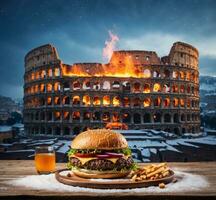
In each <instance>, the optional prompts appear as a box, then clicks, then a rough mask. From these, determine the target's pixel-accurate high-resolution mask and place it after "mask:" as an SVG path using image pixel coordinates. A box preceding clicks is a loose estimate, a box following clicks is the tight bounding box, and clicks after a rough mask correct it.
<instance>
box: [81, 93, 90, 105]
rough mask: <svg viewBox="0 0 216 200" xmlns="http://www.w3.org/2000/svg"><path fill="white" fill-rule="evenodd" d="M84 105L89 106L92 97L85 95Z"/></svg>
mask: <svg viewBox="0 0 216 200" xmlns="http://www.w3.org/2000/svg"><path fill="white" fill-rule="evenodd" d="M82 103H83V105H85V106H89V105H90V104H91V100H90V96H88V95H84V96H83V102H82Z"/></svg>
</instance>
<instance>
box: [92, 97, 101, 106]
mask: <svg viewBox="0 0 216 200" xmlns="http://www.w3.org/2000/svg"><path fill="white" fill-rule="evenodd" d="M100 103H101V101H100V98H99V97H98V96H96V97H94V98H93V105H94V106H99V105H100Z"/></svg>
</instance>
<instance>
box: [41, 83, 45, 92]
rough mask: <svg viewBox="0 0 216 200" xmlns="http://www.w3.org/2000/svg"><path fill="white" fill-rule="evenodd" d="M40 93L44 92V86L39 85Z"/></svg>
mask: <svg viewBox="0 0 216 200" xmlns="http://www.w3.org/2000/svg"><path fill="white" fill-rule="evenodd" d="M40 91H41V92H44V91H45V86H44V84H41V85H40Z"/></svg>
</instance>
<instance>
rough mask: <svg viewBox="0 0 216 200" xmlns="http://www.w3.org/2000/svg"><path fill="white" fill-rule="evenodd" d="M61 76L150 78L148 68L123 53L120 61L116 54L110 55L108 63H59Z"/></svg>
mask: <svg viewBox="0 0 216 200" xmlns="http://www.w3.org/2000/svg"><path fill="white" fill-rule="evenodd" d="M61 70H62V76H69V77H73V76H79V77H92V76H95V77H126V78H127V77H134V78H150V77H151V72H150V70H149V69H144V67H142V66H137V65H135V64H134V62H133V60H132V58H131V56H129V55H125V57H124V58H123V60H121V62H120V61H119V57H118V56H113V57H112V62H111V63H110V64H98V63H89V64H88V63H87V64H85V63H83V64H79V63H78V64H74V65H72V66H69V65H64V64H62V65H61Z"/></svg>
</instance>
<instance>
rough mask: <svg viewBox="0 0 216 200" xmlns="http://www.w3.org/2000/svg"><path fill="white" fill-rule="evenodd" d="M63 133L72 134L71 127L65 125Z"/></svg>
mask: <svg viewBox="0 0 216 200" xmlns="http://www.w3.org/2000/svg"><path fill="white" fill-rule="evenodd" d="M63 135H70V128H69V127H64V129H63Z"/></svg>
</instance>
